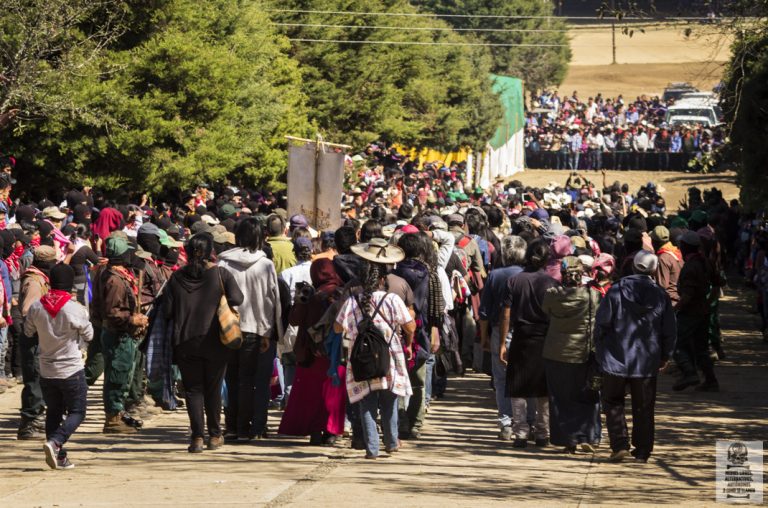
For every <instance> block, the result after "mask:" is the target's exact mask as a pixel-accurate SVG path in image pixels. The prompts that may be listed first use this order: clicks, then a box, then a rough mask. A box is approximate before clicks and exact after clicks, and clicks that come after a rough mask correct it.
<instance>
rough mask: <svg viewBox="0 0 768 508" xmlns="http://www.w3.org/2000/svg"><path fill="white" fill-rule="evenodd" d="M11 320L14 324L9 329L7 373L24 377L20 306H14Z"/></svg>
mask: <svg viewBox="0 0 768 508" xmlns="http://www.w3.org/2000/svg"><path fill="white" fill-rule="evenodd" d="M11 318H13V324H12V325H11V326H9V327H8V345H7V347H8V349H7V351H6V353H5V358H6V361H7V363H6V365H5V373H6V374H13V376H14V377H20V376H22V372H21V351H20V349H19V342H20V341H21V336H22V332H21V323H22V321H23V318H22V317H21V311H20V310H19V306H18V305H14V306H13V307H12V308H11Z"/></svg>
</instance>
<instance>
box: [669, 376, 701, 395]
mask: <svg viewBox="0 0 768 508" xmlns="http://www.w3.org/2000/svg"><path fill="white" fill-rule="evenodd" d="M700 382H701V381H700V380H699V376H698V374H691V375H689V376H685V377H683V378H681V379H679V380H678V381H677V383H675V384H673V385H672V389H673V390H674V391H676V392H679V391H682V390H685V389H686V388H688V387H689V386H695V385H697V384H699V383H700Z"/></svg>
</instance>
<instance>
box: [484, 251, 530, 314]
mask: <svg viewBox="0 0 768 508" xmlns="http://www.w3.org/2000/svg"><path fill="white" fill-rule="evenodd" d="M522 271H523V269H522V268H521V267H519V266H515V265H512V266H505V267H503V268H495V269H493V270H491V273H490V274H489V275H488V280H487V281H485V287H484V288H483V294H482V296H481V297H480V319H484V320H485V321H488V326H489V327H494V326H497V325H498V324H499V318H500V317H501V307H502V306H503V305H504V304H503V302H504V296H505V295H506V294H507V282H508V281H509V279H510V278H512V277H514V276H515V275H517V274H518V273H520V272H522Z"/></svg>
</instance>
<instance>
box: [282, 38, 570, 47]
mask: <svg viewBox="0 0 768 508" xmlns="http://www.w3.org/2000/svg"><path fill="white" fill-rule="evenodd" d="M288 40H289V41H293V42H333V43H338V44H396V45H401V46H503V47H507V48H510V47H525V48H562V47H567V46H568V44H503V43H487V42H421V41H348V40H344V39H288Z"/></svg>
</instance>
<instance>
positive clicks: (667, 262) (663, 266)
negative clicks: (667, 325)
mask: <svg viewBox="0 0 768 508" xmlns="http://www.w3.org/2000/svg"><path fill="white" fill-rule="evenodd" d="M651 241H652V242H653V248H654V250H655V251H656V256H658V258H659V268H658V269H657V270H656V275H654V279H655V280H656V283H657V284H658V285H659V286H660V287H661V288H662V289H663V290H664V291H666V292H667V294H668V295H669V298H670V300H672V305H673V306H674V305H677V302H678V300H679V297H678V294H677V280H678V278H679V277H680V270H682V268H683V255H682V254H681V253H680V249H678V248H677V247H675V246H674V245H673V244H672V242H670V241H669V229H667V228H666V227H665V226H656V227H655V228H653V231H651Z"/></svg>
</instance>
